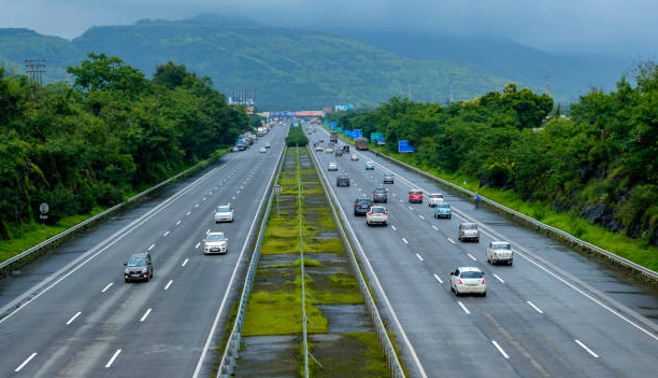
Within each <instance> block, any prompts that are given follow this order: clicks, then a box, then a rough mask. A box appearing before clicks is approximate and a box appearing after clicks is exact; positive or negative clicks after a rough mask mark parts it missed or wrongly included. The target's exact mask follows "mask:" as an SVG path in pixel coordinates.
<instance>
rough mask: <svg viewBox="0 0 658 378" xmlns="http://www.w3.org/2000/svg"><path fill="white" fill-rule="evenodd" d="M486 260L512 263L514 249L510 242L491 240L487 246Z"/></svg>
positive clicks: (492, 262) (494, 262)
mask: <svg viewBox="0 0 658 378" xmlns="http://www.w3.org/2000/svg"><path fill="white" fill-rule="evenodd" d="M487 262H488V263H489V264H498V263H505V264H507V265H512V264H513V263H514V250H513V249H512V244H510V243H509V242H506V241H492V242H490V243H489V245H488V246H487Z"/></svg>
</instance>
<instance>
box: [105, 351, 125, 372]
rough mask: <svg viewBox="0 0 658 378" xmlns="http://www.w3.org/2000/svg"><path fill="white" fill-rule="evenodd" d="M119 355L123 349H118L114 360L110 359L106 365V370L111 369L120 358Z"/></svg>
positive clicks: (113, 357) (113, 356)
mask: <svg viewBox="0 0 658 378" xmlns="http://www.w3.org/2000/svg"><path fill="white" fill-rule="evenodd" d="M119 354H121V349H117V351H116V352H114V354H113V355H112V358H110V360H109V361H107V363H106V364H105V367H106V368H109V367H111V366H112V364H113V363H114V360H116V359H117V357H119Z"/></svg>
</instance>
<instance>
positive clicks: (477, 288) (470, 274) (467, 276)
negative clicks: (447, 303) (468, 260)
mask: <svg viewBox="0 0 658 378" xmlns="http://www.w3.org/2000/svg"><path fill="white" fill-rule="evenodd" d="M450 290H452V291H454V292H455V295H457V296H460V295H462V294H480V295H481V296H483V297H484V296H486V295H487V283H486V282H485V280H484V272H483V271H481V270H480V269H478V268H476V267H472V266H462V267H459V268H457V270H455V271H454V272H450Z"/></svg>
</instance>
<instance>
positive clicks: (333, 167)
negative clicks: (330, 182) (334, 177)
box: [327, 161, 338, 171]
mask: <svg viewBox="0 0 658 378" xmlns="http://www.w3.org/2000/svg"><path fill="white" fill-rule="evenodd" d="M327 170H328V171H337V170H338V163H336V162H335V161H332V162H331V163H329V164H327Z"/></svg>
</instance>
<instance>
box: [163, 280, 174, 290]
mask: <svg viewBox="0 0 658 378" xmlns="http://www.w3.org/2000/svg"><path fill="white" fill-rule="evenodd" d="M172 283H174V280H169V282H167V285H165V287H164V289H165V290H168V289H169V286H171V284H172Z"/></svg>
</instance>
